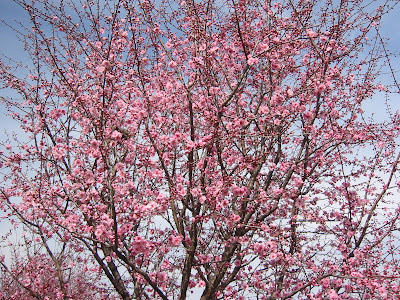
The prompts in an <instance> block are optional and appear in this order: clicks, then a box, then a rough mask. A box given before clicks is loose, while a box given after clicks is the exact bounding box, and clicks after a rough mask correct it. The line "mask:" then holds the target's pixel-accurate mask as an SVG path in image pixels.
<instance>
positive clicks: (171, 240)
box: [169, 235, 183, 246]
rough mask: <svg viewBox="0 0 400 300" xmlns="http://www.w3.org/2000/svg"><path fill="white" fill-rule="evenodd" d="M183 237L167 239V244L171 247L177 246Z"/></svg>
mask: <svg viewBox="0 0 400 300" xmlns="http://www.w3.org/2000/svg"><path fill="white" fill-rule="evenodd" d="M182 240H183V237H182V236H181V235H174V236H170V237H169V243H170V244H171V245H172V246H179V244H180V243H181V242H182Z"/></svg>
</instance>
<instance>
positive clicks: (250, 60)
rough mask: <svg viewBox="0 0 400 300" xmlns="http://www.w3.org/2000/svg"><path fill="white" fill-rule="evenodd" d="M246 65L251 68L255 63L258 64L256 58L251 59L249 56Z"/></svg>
mask: <svg viewBox="0 0 400 300" xmlns="http://www.w3.org/2000/svg"><path fill="white" fill-rule="evenodd" d="M247 63H248V64H249V65H250V66H252V65H254V64H256V63H258V58H256V57H252V56H251V55H250V56H249V59H248V60H247Z"/></svg>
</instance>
